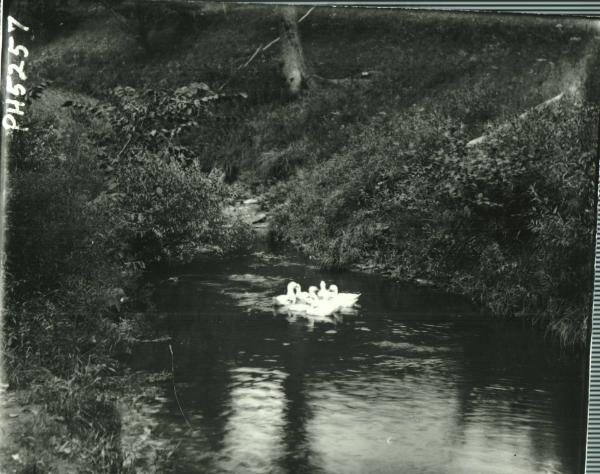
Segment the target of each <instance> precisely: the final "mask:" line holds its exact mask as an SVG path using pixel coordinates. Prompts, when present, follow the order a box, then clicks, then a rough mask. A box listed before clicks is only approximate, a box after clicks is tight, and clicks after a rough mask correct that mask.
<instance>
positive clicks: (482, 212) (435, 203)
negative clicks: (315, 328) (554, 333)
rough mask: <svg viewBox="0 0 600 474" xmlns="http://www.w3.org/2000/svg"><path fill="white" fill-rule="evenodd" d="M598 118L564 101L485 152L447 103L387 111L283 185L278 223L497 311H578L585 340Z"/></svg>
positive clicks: (353, 258)
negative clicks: (389, 114) (441, 110)
mask: <svg viewBox="0 0 600 474" xmlns="http://www.w3.org/2000/svg"><path fill="white" fill-rule="evenodd" d="M597 119H598V114H597V110H596V109H593V108H590V107H586V106H583V105H581V104H575V105H572V104H570V103H568V102H562V103H560V104H559V106H557V107H556V108H555V109H553V108H547V109H544V110H536V111H534V112H533V113H532V115H531V116H530V117H528V118H527V120H520V119H515V120H514V121H512V122H511V123H510V124H509V125H508V126H506V127H503V128H500V129H499V131H497V132H496V133H494V134H493V135H492V138H490V139H489V140H487V141H485V142H484V143H483V144H482V145H480V146H476V147H467V146H466V143H467V141H468V137H467V136H466V134H465V132H464V130H465V127H464V126H462V125H461V124H457V123H456V122H455V121H454V120H453V119H452V118H451V117H446V116H443V115H439V114H437V113H436V112H435V111H423V110H416V109H413V110H409V111H407V112H405V113H400V114H398V115H397V116H396V117H395V118H394V120H389V119H386V120H385V121H384V120H381V119H376V120H374V121H373V123H372V124H371V125H370V126H369V127H368V128H367V129H366V130H365V131H364V133H363V134H361V135H360V136H357V137H356V138H355V140H354V141H353V142H351V143H350V144H349V146H348V147H347V149H346V151H345V152H343V153H338V154H337V155H335V156H334V157H333V158H332V159H330V160H328V161H327V162H325V163H323V164H321V165H319V166H316V167H315V168H314V169H313V170H311V171H307V172H300V173H299V174H298V176H297V178H296V179H295V180H294V182H293V184H292V185H290V186H287V187H285V188H284V189H283V190H280V192H282V193H287V195H288V199H287V200H286V201H285V202H284V203H283V204H281V205H280V207H279V209H278V210H277V218H276V226H277V229H278V230H279V233H280V235H281V236H282V237H283V238H285V239H289V240H292V241H294V242H296V243H298V244H300V245H301V246H302V247H303V248H304V250H305V251H306V252H307V253H308V254H309V255H311V256H312V257H313V258H315V259H316V260H318V261H319V262H321V264H323V265H325V266H328V267H347V266H348V265H350V264H352V263H354V262H359V261H364V260H371V261H374V262H376V263H379V264H387V265H388V266H391V267H392V269H393V271H394V272H395V274H397V275H398V276H400V277H402V278H405V279H411V278H414V277H417V276H420V277H423V276H426V277H428V278H433V279H434V280H436V281H439V282H443V283H444V285H445V286H446V287H448V288H449V289H452V290H457V291H460V292H461V293H465V294H468V295H470V296H472V297H474V298H476V299H478V300H480V301H482V302H483V303H484V304H486V305H488V306H489V307H490V308H491V309H492V310H493V311H494V312H495V313H497V314H503V315H512V316H528V317H531V318H533V319H536V320H539V319H543V318H550V319H551V320H552V321H551V324H550V327H554V326H557V325H558V321H559V320H560V319H561V318H564V317H569V318H572V319H573V321H572V324H571V325H570V327H571V332H570V334H568V337H565V339H568V340H569V341H570V342H575V341H576V342H578V343H583V342H584V339H585V327H586V326H585V324H586V321H585V320H584V318H585V315H586V314H587V313H588V312H589V311H588V309H589V308H588V305H589V302H590V297H591V281H592V278H591V276H592V267H591V263H590V262H591V255H592V244H593V227H594V225H593V224H594V176H595V166H594V160H595V143H596V138H595V137H594V135H595V128H594V127H595V125H594V124H595V123H596V121H597ZM552 323H554V326H553V325H552ZM563 323H564V321H563ZM563 326H564V324H563ZM564 331H565V330H564V329H563V330H562V332H564ZM565 336H566V335H565Z"/></svg>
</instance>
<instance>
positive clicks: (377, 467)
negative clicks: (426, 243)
mask: <svg viewBox="0 0 600 474" xmlns="http://www.w3.org/2000/svg"><path fill="white" fill-rule="evenodd" d="M173 275H177V276H178V277H179V278H178V281H177V283H175V284H170V285H162V286H160V288H159V289H158V291H157V303H158V306H159V308H160V311H161V312H163V313H164V314H165V317H164V318H163V319H162V325H163V329H164V331H165V332H167V333H168V334H169V335H170V336H171V337H172V344H173V350H174V353H175V366H176V376H177V380H178V385H177V391H178V394H179V397H180V399H181V402H182V405H183V407H184V410H185V412H186V415H187V416H188V418H189V419H190V422H191V424H192V426H193V430H191V431H186V430H185V429H184V428H185V422H184V420H183V417H182V416H181V413H180V411H179V408H178V406H177V404H176V402H175V399H174V398H173V397H172V399H171V400H170V401H169V403H168V404H167V405H166V407H165V408H164V409H163V410H162V412H160V413H158V414H157V415H156V416H157V417H158V418H159V423H158V424H159V426H160V430H161V433H162V434H163V435H165V436H172V437H181V439H182V441H181V445H180V448H179V449H178V450H177V451H176V452H175V453H174V455H173V461H174V463H175V465H176V467H175V470H176V472H182V473H185V472H189V473H193V472H215V473H220V472H249V473H263V472H264V473H272V472H276V473H278V472H281V473H287V472H290V473H309V472H310V473H362V472H378V473H436V474H440V473H471V472H473V473H480V472H486V473H535V472H540V473H542V472H545V473H554V472H556V473H559V472H560V473H575V472H579V470H580V459H581V453H582V450H583V449H584V446H583V444H582V442H581V440H582V436H581V434H582V430H583V429H584V428H585V423H584V422H582V420H584V412H583V411H582V406H581V403H580V398H581V397H582V396H583V390H582V388H583V380H584V378H583V377H584V374H583V372H582V369H581V367H582V364H580V363H578V362H577V361H576V360H573V359H569V358H563V359H561V358H559V357H558V356H557V355H556V354H555V353H554V352H553V351H550V350H548V348H547V347H545V346H544V341H543V340H542V339H541V338H540V336H539V335H538V334H536V333H535V332H533V331H530V330H527V329H526V328H523V327H521V326H519V325H515V324H508V323H499V322H498V321H494V320H492V319H490V318H488V317H486V316H485V315H484V314H482V313H481V312H480V311H478V310H477V308H474V307H473V306H471V305H469V304H467V303H465V302H464V301H463V300H461V299H460V298H457V297H453V296H451V295H446V294H443V293H440V292H437V291H434V290H431V289H415V288H405V287H401V286H399V285H397V284H394V283H392V282H390V281H388V280H385V279H383V278H380V277H377V276H373V275H366V274H358V273H343V274H335V275H334V274H327V273H323V272H319V271H318V269H317V268H315V267H312V266H310V264H308V263H307V262H304V261H302V260H301V259H284V258H281V257H278V256H274V255H269V254H256V255H254V256H252V257H248V258H245V259H238V260H235V261H205V262H199V263H198V264H195V265H193V266H188V267H184V268H180V269H177V271H176V273H174V274H173ZM290 279H294V280H295V281H298V282H300V283H301V284H302V285H303V286H304V287H306V286H308V285H309V284H318V282H319V281H320V280H321V279H325V280H327V281H328V282H331V281H334V282H335V283H336V284H337V285H338V286H339V287H340V288H341V289H342V291H349V292H361V293H362V297H361V309H360V311H359V313H358V314H356V315H351V316H343V317H341V318H340V319H339V320H338V321H337V322H336V323H331V324H329V323H322V324H319V323H315V324H314V325H312V326H311V325H309V324H307V322H306V321H305V320H303V319H302V318H295V319H294V318H289V317H286V316H285V315H277V314H274V313H273V310H272V306H271V297H272V296H274V295H276V294H280V293H283V292H284V288H285V285H286V283H287V282H288V281H289V280H290ZM170 363H171V362H170V355H169V352H168V348H167V347H166V346H165V345H162V346H161V345H152V346H149V345H142V346H140V347H139V348H138V350H137V352H136V353H135V354H134V355H133V357H132V360H131V364H132V365H133V366H134V367H135V368H138V369H144V370H169V369H170ZM170 393H171V395H172V391H171V392H170Z"/></svg>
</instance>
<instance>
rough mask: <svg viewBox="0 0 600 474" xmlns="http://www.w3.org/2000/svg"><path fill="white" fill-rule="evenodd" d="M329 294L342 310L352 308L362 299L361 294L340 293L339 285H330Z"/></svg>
mask: <svg viewBox="0 0 600 474" xmlns="http://www.w3.org/2000/svg"><path fill="white" fill-rule="evenodd" d="M329 293H330V294H331V298H332V300H333V301H335V302H336V303H337V304H338V305H339V306H340V308H352V307H353V306H354V305H355V304H356V303H357V302H358V298H360V293H339V292H338V287H337V285H329Z"/></svg>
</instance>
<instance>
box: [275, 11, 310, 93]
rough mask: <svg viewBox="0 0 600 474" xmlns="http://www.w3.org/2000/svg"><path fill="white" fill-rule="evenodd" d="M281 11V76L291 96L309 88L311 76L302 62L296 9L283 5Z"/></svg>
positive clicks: (304, 62) (302, 54)
mask: <svg viewBox="0 0 600 474" xmlns="http://www.w3.org/2000/svg"><path fill="white" fill-rule="evenodd" d="M280 11H281V56H282V58H281V59H282V71H281V72H282V74H283V77H284V79H285V82H286V84H287V88H288V91H289V92H290V94H292V95H298V94H299V93H300V92H301V91H302V89H303V88H306V87H309V86H311V82H312V80H311V75H310V72H309V68H308V66H307V65H306V61H305V60H304V53H303V52H302V43H301V42H300V34H299V33H298V20H297V15H296V7H295V6H293V5H284V6H282V7H280Z"/></svg>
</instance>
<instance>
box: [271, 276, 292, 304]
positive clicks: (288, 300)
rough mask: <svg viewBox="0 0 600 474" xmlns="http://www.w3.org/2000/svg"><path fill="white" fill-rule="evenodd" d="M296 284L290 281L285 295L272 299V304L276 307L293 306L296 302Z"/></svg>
mask: <svg viewBox="0 0 600 474" xmlns="http://www.w3.org/2000/svg"><path fill="white" fill-rule="evenodd" d="M297 284H298V283H296V282H295V281H290V282H289V283H288V285H287V293H286V294H285V295H279V296H275V297H274V298H273V304H275V305H278V306H285V305H289V304H293V303H295V302H296V291H295V290H296V285H297Z"/></svg>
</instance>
